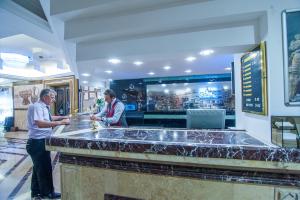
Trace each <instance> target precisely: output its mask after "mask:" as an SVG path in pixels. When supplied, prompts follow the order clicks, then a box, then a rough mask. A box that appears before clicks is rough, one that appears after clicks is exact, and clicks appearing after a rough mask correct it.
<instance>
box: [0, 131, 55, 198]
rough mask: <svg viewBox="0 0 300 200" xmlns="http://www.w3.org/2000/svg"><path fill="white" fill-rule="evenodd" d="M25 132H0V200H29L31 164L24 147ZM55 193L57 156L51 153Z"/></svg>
mask: <svg viewBox="0 0 300 200" xmlns="http://www.w3.org/2000/svg"><path fill="white" fill-rule="evenodd" d="M26 140H27V133H26V132H9V133H4V132H3V131H2V130H0V200H5V199H16V200H27V199H28V200H29V199H31V198H30V182H31V173H32V168H31V167H32V162H31V159H30V156H29V155H28V154H27V152H26V149H25V145H26ZM51 157H52V167H53V178H54V187H55V191H57V192H60V174H59V164H58V154H57V153H54V152H52V153H51Z"/></svg>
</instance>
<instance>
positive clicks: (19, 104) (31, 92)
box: [13, 84, 44, 109]
mask: <svg viewBox="0 0 300 200" xmlns="http://www.w3.org/2000/svg"><path fill="white" fill-rule="evenodd" d="M43 88H44V85H43V84H31V85H15V86H14V87H13V104H14V109H27V108H28V107H29V105H30V104H33V103H35V102H36V101H38V99H39V94H40V92H41V91H42V89H43Z"/></svg>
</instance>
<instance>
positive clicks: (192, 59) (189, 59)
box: [185, 56, 196, 62]
mask: <svg viewBox="0 0 300 200" xmlns="http://www.w3.org/2000/svg"><path fill="white" fill-rule="evenodd" d="M185 60H186V61H188V62H193V61H195V60H196V57H194V56H189V57H186V58H185Z"/></svg>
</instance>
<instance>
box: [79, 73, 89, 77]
mask: <svg viewBox="0 0 300 200" xmlns="http://www.w3.org/2000/svg"><path fill="white" fill-rule="evenodd" d="M81 76H85V77H88V76H90V74H88V73H82V74H81Z"/></svg>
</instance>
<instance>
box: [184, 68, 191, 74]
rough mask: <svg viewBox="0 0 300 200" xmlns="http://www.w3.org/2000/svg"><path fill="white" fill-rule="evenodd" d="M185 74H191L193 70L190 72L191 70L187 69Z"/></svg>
mask: <svg viewBox="0 0 300 200" xmlns="http://www.w3.org/2000/svg"><path fill="white" fill-rule="evenodd" d="M184 72H185V73H191V72H192V70H190V69H187V70H185V71H184Z"/></svg>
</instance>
